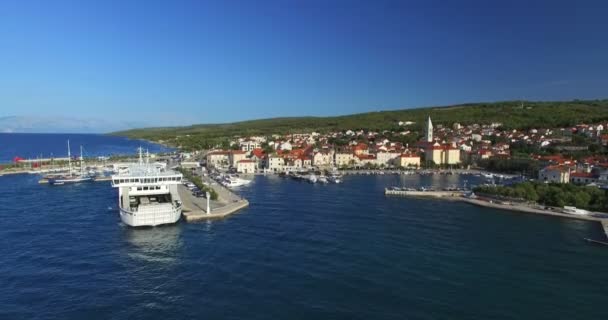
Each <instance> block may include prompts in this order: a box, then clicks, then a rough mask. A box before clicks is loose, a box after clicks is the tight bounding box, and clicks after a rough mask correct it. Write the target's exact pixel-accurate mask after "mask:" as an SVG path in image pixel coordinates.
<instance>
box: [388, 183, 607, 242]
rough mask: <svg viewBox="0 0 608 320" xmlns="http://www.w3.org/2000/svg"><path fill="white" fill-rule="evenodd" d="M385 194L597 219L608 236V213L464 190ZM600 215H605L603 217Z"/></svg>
mask: <svg viewBox="0 0 608 320" xmlns="http://www.w3.org/2000/svg"><path fill="white" fill-rule="evenodd" d="M384 194H385V195H387V196H406V197H427V198H435V199H443V200H452V201H461V202H466V203H469V204H472V205H476V206H480V207H486V208H493V209H500V210H509V211H516V212H523V213H533V214H542V215H548V216H554V217H561V218H569V219H577V220H586V221H597V222H601V223H602V227H603V228H604V230H605V231H606V236H607V237H608V215H606V214H603V213H599V212H592V213H591V214H588V215H584V214H571V213H564V212H560V211H557V210H559V209H560V208H550V209H545V208H542V207H541V206H539V205H528V204H523V203H513V202H495V201H488V200H481V199H474V198H467V197H465V196H464V193H463V192H460V191H404V190H391V189H388V188H387V189H385V191H384ZM600 215H605V217H602V216H600Z"/></svg>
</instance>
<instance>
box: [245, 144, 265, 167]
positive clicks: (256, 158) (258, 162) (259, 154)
mask: <svg viewBox="0 0 608 320" xmlns="http://www.w3.org/2000/svg"><path fill="white" fill-rule="evenodd" d="M249 159H250V160H252V161H253V162H254V163H255V168H256V169H260V168H264V167H266V154H264V150H262V149H253V150H252V151H251V156H250V157H249Z"/></svg>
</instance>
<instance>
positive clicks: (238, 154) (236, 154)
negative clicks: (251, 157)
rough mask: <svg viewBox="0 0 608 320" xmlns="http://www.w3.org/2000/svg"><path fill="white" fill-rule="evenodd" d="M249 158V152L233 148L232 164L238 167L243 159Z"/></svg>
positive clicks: (231, 153) (231, 152)
mask: <svg viewBox="0 0 608 320" xmlns="http://www.w3.org/2000/svg"><path fill="white" fill-rule="evenodd" d="M245 159H247V152H245V151H242V150H232V151H230V165H231V166H232V167H234V168H236V166H237V164H238V163H239V161H241V160H245Z"/></svg>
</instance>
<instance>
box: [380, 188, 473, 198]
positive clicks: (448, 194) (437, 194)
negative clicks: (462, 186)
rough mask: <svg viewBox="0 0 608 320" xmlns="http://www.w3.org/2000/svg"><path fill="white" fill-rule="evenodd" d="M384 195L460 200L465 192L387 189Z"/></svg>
mask: <svg viewBox="0 0 608 320" xmlns="http://www.w3.org/2000/svg"><path fill="white" fill-rule="evenodd" d="M384 194H385V195H387V196H401V197H430V198H460V197H462V196H463V195H464V191H419V190H392V189H388V188H386V189H384Z"/></svg>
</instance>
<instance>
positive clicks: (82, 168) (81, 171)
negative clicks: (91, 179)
mask: <svg viewBox="0 0 608 320" xmlns="http://www.w3.org/2000/svg"><path fill="white" fill-rule="evenodd" d="M83 160H84V158H83V157H82V146H80V175H84V167H83V166H82V161H83Z"/></svg>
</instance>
